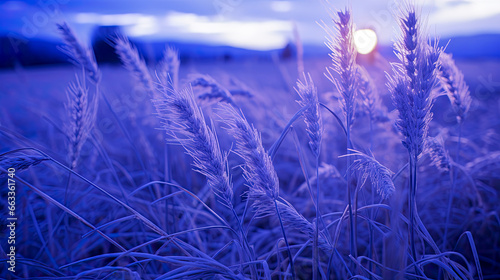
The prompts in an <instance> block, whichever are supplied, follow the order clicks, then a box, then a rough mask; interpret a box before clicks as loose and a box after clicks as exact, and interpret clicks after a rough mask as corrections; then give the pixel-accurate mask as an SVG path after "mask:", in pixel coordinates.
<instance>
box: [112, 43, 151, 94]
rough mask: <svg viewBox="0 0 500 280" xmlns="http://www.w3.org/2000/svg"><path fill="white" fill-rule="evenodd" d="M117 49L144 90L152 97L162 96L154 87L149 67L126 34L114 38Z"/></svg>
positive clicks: (121, 58)
mask: <svg viewBox="0 0 500 280" xmlns="http://www.w3.org/2000/svg"><path fill="white" fill-rule="evenodd" d="M113 43H114V47H115V51H116V53H117V54H118V56H119V57H120V60H121V61H122V63H123V65H124V66H125V68H126V69H127V70H128V71H129V72H130V74H131V75H132V77H133V78H134V80H135V82H136V84H137V85H139V86H140V87H141V88H142V90H144V91H145V92H146V93H147V94H148V96H149V97H150V98H160V95H159V94H157V92H156V91H155V88H154V83H153V79H152V78H151V74H150V73H149V70H148V67H147V65H146V63H145V62H144V60H143V59H142V58H141V56H140V55H139V52H138V51H137V49H136V48H135V47H134V46H133V45H132V43H130V41H129V40H128V39H127V38H125V37H124V36H121V35H119V36H116V38H113Z"/></svg>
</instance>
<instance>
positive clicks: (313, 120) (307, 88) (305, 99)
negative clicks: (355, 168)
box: [295, 73, 322, 157]
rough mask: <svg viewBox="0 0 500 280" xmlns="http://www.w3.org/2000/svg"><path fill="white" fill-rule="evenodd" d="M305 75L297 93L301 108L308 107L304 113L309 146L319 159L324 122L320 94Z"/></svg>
mask: <svg viewBox="0 0 500 280" xmlns="http://www.w3.org/2000/svg"><path fill="white" fill-rule="evenodd" d="M302 74H303V75H304V82H302V81H300V80H298V81H297V87H296V88H295V91H297V93H298V94H299V96H300V99H301V100H299V101H297V102H298V103H299V104H300V106H302V107H307V109H306V110H305V111H304V117H305V123H306V126H307V129H306V131H307V136H309V146H310V147H311V150H312V151H313V153H314V156H315V157H319V153H320V148H321V136H322V121H321V115H320V111H319V102H318V92H317V89H316V87H315V86H314V83H313V80H312V78H311V75H309V74H308V75H307V77H306V74H305V73H302Z"/></svg>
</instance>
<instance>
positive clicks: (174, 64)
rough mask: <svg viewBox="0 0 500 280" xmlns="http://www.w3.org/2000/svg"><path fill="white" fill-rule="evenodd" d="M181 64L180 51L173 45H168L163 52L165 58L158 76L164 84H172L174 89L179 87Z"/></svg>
mask: <svg viewBox="0 0 500 280" xmlns="http://www.w3.org/2000/svg"><path fill="white" fill-rule="evenodd" d="M179 66H180V60H179V52H178V51H177V50H176V49H174V48H173V47H170V46H167V47H166V48H165V51H164V52H163V58H162V60H161V62H160V65H159V70H158V76H159V78H160V80H161V81H162V84H165V85H172V87H173V88H174V89H178V87H179Z"/></svg>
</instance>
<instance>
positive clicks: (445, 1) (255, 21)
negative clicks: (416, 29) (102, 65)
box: [0, 0, 500, 68]
mask: <svg viewBox="0 0 500 280" xmlns="http://www.w3.org/2000/svg"><path fill="white" fill-rule="evenodd" d="M346 2H347V1H337V0H330V5H328V4H325V2H324V1H319V0H314V1H312V0H289V1H267V0H266V1H265V0H252V1H250V0H209V1H205V0H189V1H183V0H167V1H163V0H144V1H135V0H123V1H112V0H89V1H82V0H33V1H0V14H1V17H0V38H1V39H0V42H1V45H0V67H2V68H6V67H10V68H12V67H14V66H15V65H17V64H19V65H23V66H28V65H38V64H53V63H63V62H66V61H67V59H66V58H65V56H64V55H63V54H62V53H60V52H58V50H57V48H55V46H56V45H59V44H60V43H61V42H60V39H59V37H58V33H57V30H56V28H55V23H57V22H61V21H67V22H68V23H69V24H70V26H72V28H73V29H74V30H75V31H76V33H77V35H78V36H79V38H80V39H81V41H82V42H83V43H85V44H87V45H89V46H90V45H92V46H93V48H94V50H95V53H96V57H97V60H98V61H100V62H108V61H109V62H112V61H116V60H115V59H114V58H113V56H112V51H110V49H108V48H107V47H108V46H107V44H106V42H105V39H106V37H107V36H109V35H110V34H114V33H118V32H119V33H124V34H126V35H127V36H129V38H131V40H132V41H134V43H136V45H137V46H138V48H139V50H140V52H141V53H142V55H143V56H144V58H145V59H146V60H147V61H151V60H158V59H159V58H160V56H161V53H162V50H163V48H164V46H165V43H168V44H170V45H174V46H175V47H177V48H178V49H179V50H180V54H181V56H182V58H183V59H188V58H192V57H196V58H200V57H203V58H224V59H226V60H228V59H231V58H235V57H240V56H260V57H269V56H268V53H269V52H270V51H281V54H282V55H283V56H285V57H286V56H291V55H293V54H294V52H293V50H294V46H295V45H294V43H296V42H297V35H296V34H298V37H299V38H300V40H301V42H302V44H303V46H304V54H305V55H318V54H321V55H324V54H326V53H327V49H326V48H325V47H324V41H325V34H326V33H325V32H324V30H323V28H322V21H324V22H325V23H326V24H330V23H331V20H330V18H329V16H328V9H330V8H332V7H333V8H334V9H338V8H343V7H344V6H345V5H346ZM399 2H400V1H394V0H375V1H361V0H352V1H350V5H351V6H352V9H353V11H354V21H355V23H356V28H357V29H370V30H373V31H374V32H375V34H373V33H370V34H368V36H367V35H364V36H362V37H363V39H361V43H360V44H368V45H374V46H375V43H374V42H373V41H374V40H376V46H377V50H378V51H379V52H380V53H383V54H384V55H390V54H391V53H392V50H391V48H390V47H391V44H392V40H393V39H394V36H395V34H396V22H395V20H394V15H395V14H397V13H398V10H399V8H400V7H399V5H401V4H399ZM416 2H417V4H418V5H419V6H420V8H421V10H422V11H421V12H422V14H423V16H424V17H425V18H426V19H427V20H426V22H425V24H426V25H427V26H428V30H429V33H430V35H431V36H435V37H439V38H440V39H441V43H442V44H443V45H446V44H447V45H448V48H447V49H448V51H449V52H452V53H453V54H454V57H455V58H500V35H499V34H500V24H498V22H500V5H499V3H498V1H495V0H436V1H420V0H419V1H416ZM295 31H296V33H295V35H294V32H295ZM374 36H376V37H374ZM450 39H452V40H450ZM366 48H368V50H364V51H365V52H369V51H370V47H365V49H366ZM244 50H246V51H244ZM108 52H109V53H108ZM361 53H363V51H361Z"/></svg>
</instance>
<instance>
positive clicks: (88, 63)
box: [57, 22, 101, 84]
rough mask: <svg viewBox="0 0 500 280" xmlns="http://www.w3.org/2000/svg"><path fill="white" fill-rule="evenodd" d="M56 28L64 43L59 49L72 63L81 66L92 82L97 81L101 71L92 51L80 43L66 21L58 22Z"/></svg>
mask: <svg viewBox="0 0 500 280" xmlns="http://www.w3.org/2000/svg"><path fill="white" fill-rule="evenodd" d="M57 28H58V29H59V32H60V34H61V37H62V39H63V41H64V44H65V46H63V47H61V51H62V52H64V53H65V54H66V55H68V56H69V57H70V58H71V60H72V63H73V64H75V65H77V66H78V65H79V66H81V67H83V68H84V69H85V72H86V73H87V75H88V77H89V79H90V80H91V81H92V82H93V83H95V84H97V83H99V81H100V79H101V73H100V72H99V68H98V67H97V63H96V61H95V57H94V53H93V52H92V51H91V50H90V49H88V48H86V47H84V46H83V45H82V43H80V41H79V40H78V38H77V37H76V35H75V32H74V31H73V30H72V29H71V28H70V27H69V25H68V24H67V23H66V22H62V23H58V24H57Z"/></svg>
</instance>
